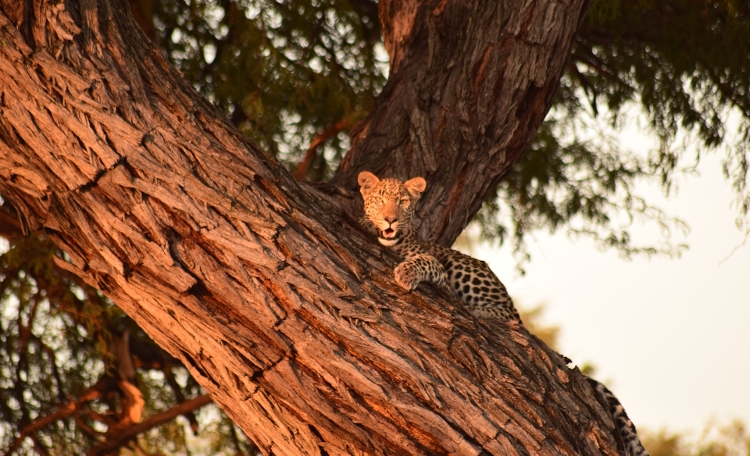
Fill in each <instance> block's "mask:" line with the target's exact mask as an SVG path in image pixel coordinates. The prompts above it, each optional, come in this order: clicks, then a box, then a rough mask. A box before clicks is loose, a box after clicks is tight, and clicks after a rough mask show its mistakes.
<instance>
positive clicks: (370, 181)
mask: <svg viewBox="0 0 750 456" xmlns="http://www.w3.org/2000/svg"><path fill="white" fill-rule="evenodd" d="M357 183H359V191H360V193H362V198H367V197H368V196H369V195H370V193H372V191H373V190H375V187H377V185H378V184H379V183H380V179H378V178H377V176H375V175H374V174H373V173H371V172H369V171H362V172H361V173H359V176H358V177H357Z"/></svg>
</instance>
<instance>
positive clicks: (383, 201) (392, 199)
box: [357, 171, 427, 246]
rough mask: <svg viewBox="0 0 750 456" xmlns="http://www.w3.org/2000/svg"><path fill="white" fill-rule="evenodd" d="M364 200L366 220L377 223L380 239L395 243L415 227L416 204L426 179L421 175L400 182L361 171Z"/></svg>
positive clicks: (359, 180)
mask: <svg viewBox="0 0 750 456" xmlns="http://www.w3.org/2000/svg"><path fill="white" fill-rule="evenodd" d="M357 181H358V182H359V186H360V189H359V191H360V192H361V193H362V198H364V200H365V220H366V221H367V222H368V223H369V224H371V225H372V226H374V227H375V229H376V230H377V232H378V241H380V243H381V244H383V245H385V246H392V245H394V244H396V243H397V242H398V241H399V240H400V239H401V238H402V237H403V236H405V235H408V234H409V233H411V231H412V230H413V229H414V206H415V203H416V202H417V200H418V199H419V197H420V196H421V195H422V192H423V191H424V189H425V187H426V186H427V183H426V182H425V180H424V179H423V178H421V177H415V178H413V179H409V180H408V181H406V182H401V181H400V180H398V179H382V180H381V179H378V178H377V177H376V176H375V175H374V174H372V173H370V172H367V171H362V172H361V173H359V177H358V178H357Z"/></svg>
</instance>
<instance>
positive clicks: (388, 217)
mask: <svg viewBox="0 0 750 456" xmlns="http://www.w3.org/2000/svg"><path fill="white" fill-rule="evenodd" d="M385 221H386V222H388V223H394V222H397V221H398V218H397V217H394V216H392V215H386V216H385Z"/></svg>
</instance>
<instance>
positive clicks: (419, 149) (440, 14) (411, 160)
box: [334, 0, 590, 246]
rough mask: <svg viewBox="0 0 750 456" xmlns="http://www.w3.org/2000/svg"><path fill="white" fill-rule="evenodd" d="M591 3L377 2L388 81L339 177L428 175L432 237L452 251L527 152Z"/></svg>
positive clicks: (345, 182)
mask: <svg viewBox="0 0 750 456" xmlns="http://www.w3.org/2000/svg"><path fill="white" fill-rule="evenodd" d="M589 3H590V0H573V1H570V2H553V1H541V0H503V1H486V2H481V1H472V2H460V1H447V0H433V1H421V0H381V1H380V2H379V3H378V5H379V8H380V11H379V15H380V20H381V28H382V30H383V36H384V39H385V45H386V49H387V50H388V53H389V54H390V56H391V71H392V74H391V75H390V76H389V79H388V84H387V85H386V87H385V89H384V90H383V93H382V95H381V96H380V97H379V99H378V102H377V103H376V106H375V109H374V110H373V112H372V113H371V115H370V116H368V117H367V119H366V120H365V121H364V122H362V123H361V124H360V125H359V126H358V127H356V128H355V129H353V130H352V131H351V135H352V148H351V150H350V152H349V153H348V154H347V156H346V157H345V158H344V161H343V163H342V166H341V168H340V169H339V172H338V174H337V175H336V176H335V178H334V182H336V183H337V184H339V185H341V186H343V187H345V188H350V189H351V188H356V181H357V179H356V172H359V171H361V170H363V169H366V170H369V171H372V172H374V173H375V174H377V175H378V176H381V177H382V176H386V177H399V178H401V179H407V178H410V177H414V176H423V177H425V178H426V179H427V183H428V186H427V191H426V192H425V193H424V194H423V196H422V200H421V203H420V208H419V215H420V218H422V219H423V220H424V221H425V223H424V224H423V229H422V235H423V237H424V238H425V239H429V240H434V241H437V242H440V243H441V244H443V245H446V246H450V245H452V244H453V241H454V240H455V239H456V237H457V236H458V235H459V234H460V233H461V231H463V229H464V227H465V226H466V224H467V223H468V220H469V219H470V218H471V216H472V215H474V214H475V213H476V212H477V211H478V210H479V208H480V206H481V204H482V202H483V201H484V200H485V198H486V197H487V195H488V194H489V193H490V192H491V190H492V189H493V188H494V186H495V185H497V183H498V182H499V181H500V178H501V177H502V176H503V175H504V174H505V173H506V172H508V171H509V170H510V168H511V167H512V166H513V165H514V164H515V163H516V162H517V161H518V160H519V158H520V157H521V154H522V153H523V152H524V151H525V150H526V148H527V146H528V145H529V143H530V141H531V139H532V138H533V136H534V132H535V131H536V130H537V128H538V127H539V125H540V124H541V122H542V120H543V119H544V116H545V115H546V113H547V110H548V109H549V107H550V105H551V102H552V97H553V95H554V93H555V90H556V89H557V86H558V81H559V80H560V77H561V75H562V73H563V69H564V68H565V65H566V63H567V62H568V59H569V56H570V50H571V47H572V44H573V37H574V35H575V32H576V30H577V28H578V26H579V23H580V21H581V20H582V19H583V16H584V13H585V11H586V9H587V8H588V4H589Z"/></svg>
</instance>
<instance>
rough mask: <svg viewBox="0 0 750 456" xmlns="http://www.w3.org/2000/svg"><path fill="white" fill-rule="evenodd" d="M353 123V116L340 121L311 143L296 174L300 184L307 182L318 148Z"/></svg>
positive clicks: (295, 176)
mask: <svg viewBox="0 0 750 456" xmlns="http://www.w3.org/2000/svg"><path fill="white" fill-rule="evenodd" d="M353 123H354V122H353V116H349V117H347V118H346V119H344V120H340V121H338V122H336V123H335V124H334V125H333V126H330V127H328V128H326V129H325V130H323V131H322V132H320V133H319V134H318V135H317V136H316V137H315V138H314V139H313V140H312V142H311V143H310V147H309V148H308V149H307V152H306V153H305V157H304V158H303V159H302V161H301V162H300V164H299V166H298V167H297V170H296V171H295V172H294V178H295V179H297V181H300V182H301V181H303V180H305V176H307V171H308V170H309V169H310V166H311V165H312V162H313V160H315V157H316V155H317V154H316V152H317V149H318V146H320V145H321V144H323V143H325V142H326V141H328V140H329V139H331V138H333V137H334V136H336V135H337V134H338V133H339V132H340V131H341V130H345V129H347V128H349V127H351V126H352V124H353Z"/></svg>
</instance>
